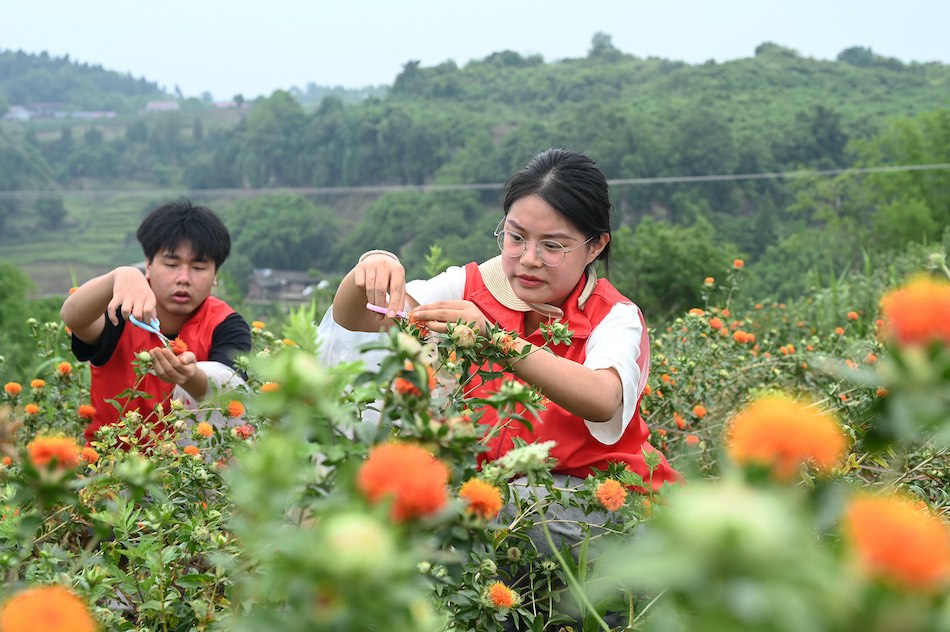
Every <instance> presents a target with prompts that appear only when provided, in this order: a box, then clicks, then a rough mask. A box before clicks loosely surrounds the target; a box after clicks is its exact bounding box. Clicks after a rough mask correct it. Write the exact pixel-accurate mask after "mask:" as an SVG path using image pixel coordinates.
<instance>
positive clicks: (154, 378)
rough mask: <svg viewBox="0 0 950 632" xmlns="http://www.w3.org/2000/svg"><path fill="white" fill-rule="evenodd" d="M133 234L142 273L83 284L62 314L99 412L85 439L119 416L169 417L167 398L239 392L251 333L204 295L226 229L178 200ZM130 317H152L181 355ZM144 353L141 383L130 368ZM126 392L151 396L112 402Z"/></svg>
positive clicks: (127, 271)
mask: <svg viewBox="0 0 950 632" xmlns="http://www.w3.org/2000/svg"><path fill="white" fill-rule="evenodd" d="M136 236H137V237H138V240H139V243H141V244H142V250H143V251H144V252H145V273H144V274H143V273H142V272H141V271H140V270H139V269H138V268H136V267H133V266H122V267H119V268H116V269H114V270H112V271H111V272H108V273H106V274H104V275H102V276H100V277H96V278H94V279H92V280H90V281H87V282H86V283H84V284H83V285H82V286H81V287H79V288H78V289H77V290H76V291H75V292H74V293H73V294H71V295H70V296H69V298H67V299H66V301H65V302H64V303H63V307H62V310H61V312H60V314H61V316H62V318H63V322H64V323H66V325H67V326H68V327H69V328H70V330H72V337H73V338H72V348H73V353H74V354H75V355H76V358H77V359H78V360H80V361H87V360H88V361H89V363H90V365H91V370H92V383H91V386H90V395H91V400H92V402H91V403H92V405H93V407H94V408H95V409H96V412H95V416H94V418H93V420H92V422H91V423H89V425H88V426H87V427H86V430H85V436H86V440H87V441H92V440H93V439H94V438H95V434H96V431H97V430H98V429H99V428H100V427H101V426H103V425H108V424H114V423H115V422H116V421H118V419H119V418H120V416H121V415H122V414H124V413H125V412H128V411H131V410H136V409H138V411H139V413H140V414H141V415H142V416H143V417H144V418H146V420H148V419H149V417H152V418H153V419H154V418H155V407H156V406H159V405H161V406H162V409H163V410H164V411H165V412H167V411H168V402H169V401H170V400H171V399H182V400H183V401H184V402H185V404H186V405H188V406H189V407H193V406H196V405H197V403H198V402H200V401H201V400H202V399H203V398H204V397H205V396H207V395H208V394H210V392H211V391H212V388H219V387H233V386H235V385H243V380H241V379H240V377H238V376H237V375H236V373H235V371H234V368H233V362H234V359H235V357H236V356H237V355H238V354H240V353H244V352H248V351H250V349H251V331H250V328H249V327H248V324H247V322H246V321H245V320H244V318H242V317H241V315H240V314H238V313H236V312H235V311H234V310H233V309H231V307H230V306H228V305H227V303H225V302H224V301H222V300H220V299H218V298H215V297H213V296H211V288H212V287H213V286H214V285H216V284H217V282H218V281H217V274H218V269H219V268H220V267H221V264H223V263H224V261H225V259H227V257H228V253H229V252H230V250H231V237H230V235H229V234H228V230H227V228H226V227H225V226H224V224H223V223H222V222H221V220H220V219H219V218H218V217H217V215H215V214H214V213H213V212H212V211H211V210H210V209H208V208H205V207H203V206H194V205H192V204H191V202H189V201H187V200H181V201H179V202H173V203H169V204H165V205H163V206H160V207H158V208H156V209H155V210H153V211H152V212H151V213H150V214H149V215H148V217H146V218H145V219H144V220H143V221H142V223H141V225H140V226H139V229H138V233H137V235H136ZM129 316H133V317H135V318H136V319H137V320H138V321H140V322H142V323H145V324H148V323H149V322H150V321H151V320H152V319H153V318H158V320H159V322H160V326H161V332H162V333H163V334H164V335H165V336H167V337H168V338H170V339H175V338H180V339H181V340H182V341H183V342H184V343H185V345H187V351H184V352H183V353H181V354H180V355H178V354H176V353H175V350H173V349H171V348H167V347H165V346H164V344H163V343H162V342H161V340H160V339H159V337H158V336H157V335H156V334H155V333H151V332H149V331H147V330H145V329H142V328H140V327H136V326H133V324H132V322H131V321H130V320H129ZM141 351H148V352H149V353H150V355H151V356H152V370H151V371H150V372H149V374H147V375H145V376H144V378H143V379H142V380H141V382H138V378H137V377H136V375H135V371H134V368H133V366H132V362H133V360H134V359H135V356H136V354H137V353H139V352H141ZM179 351H180V349H179ZM212 385H213V386H212ZM133 386H135V389H136V390H138V391H143V392H145V393H148V394H150V395H151V396H152V397H151V398H146V397H137V398H134V399H131V400H129V398H127V397H124V398H119V397H117V396H118V395H119V394H120V393H122V391H124V390H126V389H128V388H130V387H133ZM110 399H114V400H116V401H118V402H119V403H120V404H121V405H122V410H121V411H120V410H118V409H116V407H115V406H113V405H112V404H111V403H109V402H108V401H107V400H110Z"/></svg>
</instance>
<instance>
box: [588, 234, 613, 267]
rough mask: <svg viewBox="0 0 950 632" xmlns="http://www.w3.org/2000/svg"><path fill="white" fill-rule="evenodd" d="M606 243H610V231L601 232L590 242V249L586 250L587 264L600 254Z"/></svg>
mask: <svg viewBox="0 0 950 632" xmlns="http://www.w3.org/2000/svg"><path fill="white" fill-rule="evenodd" d="M608 243H610V233H601V234H600V237H598V238H597V239H595V240H594V241H592V242H590V250H588V251H587V265H590V264H592V263H593V262H594V261H595V260H596V259H597V257H599V256H600V253H602V252H603V251H604V248H606V247H607V244H608Z"/></svg>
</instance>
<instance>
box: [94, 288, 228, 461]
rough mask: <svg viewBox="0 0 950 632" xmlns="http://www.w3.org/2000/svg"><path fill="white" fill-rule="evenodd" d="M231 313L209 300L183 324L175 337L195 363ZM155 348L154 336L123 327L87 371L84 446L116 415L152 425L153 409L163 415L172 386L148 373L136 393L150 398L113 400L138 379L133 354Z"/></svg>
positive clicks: (207, 350)
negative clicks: (135, 414)
mask: <svg viewBox="0 0 950 632" xmlns="http://www.w3.org/2000/svg"><path fill="white" fill-rule="evenodd" d="M232 313H234V310H233V309H231V307H230V306H229V305H228V304H227V303H225V302H224V301H222V300H221V299H219V298H215V297H214V296H209V297H208V298H207V299H205V302H204V303H202V304H201V307H199V308H198V309H197V311H195V313H194V314H193V315H192V316H191V318H189V319H188V321H187V322H185V326H184V327H182V329H181V331H180V332H179V333H178V337H179V338H181V339H182V340H183V341H184V342H185V344H187V345H188V350H189V351H191V352H193V353H194V354H195V359H196V360H197V361H199V362H200V361H204V360H207V359H208V356H209V355H210V353H211V337H212V335H213V334H214V329H215V327H217V326H218V325H220V324H221V322H222V321H223V320H224V319H225V318H227V317H228V316H229V315H231V314H232ZM158 344H159V341H158V337H157V336H155V334H153V333H150V332H148V331H145V330H144V329H141V328H139V327H134V326H133V325H132V324H131V323H126V324H125V327H124V328H123V329H122V335H121V336H120V337H119V342H118V344H117V345H116V348H115V351H113V352H112V357H110V358H109V361H108V362H106V363H105V364H104V365H102V366H91V367H90V370H91V373H92V383H91V385H90V387H89V395H90V399H91V400H92V405H93V406H94V407H95V409H96V414H95V416H94V417H93V419H92V421H91V422H90V423H89V425H88V426H86V429H85V431H84V434H85V437H86V441H87V442H89V441H92V440H93V439H94V438H95V434H96V430H98V429H99V428H100V427H102V426H105V425H111V424H114V423H115V422H117V421H118V420H119V417H120V415H124V414H125V413H126V412H128V411H130V410H138V411H139V413H140V414H141V415H142V416H143V417H145V418H146V420H148V419H149V418H150V417H151V418H152V421H153V422H154V420H155V419H157V417H156V415H155V407H156V406H161V408H162V411H163V413H162V414H167V412H168V402H169V400H170V399H171V398H170V395H171V392H172V391H173V390H174V389H175V385H174V384H169V383H167V382H164V381H162V380H160V379H159V378H158V377H156V376H154V375H152V374H150V373H149V374H146V375H145V377H143V378H142V380H141V382H140V383H139V384H138V385H137V386H136V390H138V391H143V392H145V393H148V394H150V395H152V397H151V398H146V397H135V398H132V399H131V400H130V399H129V398H127V397H125V398H119V397H117V395H118V394H119V393H121V392H122V391H124V390H126V389H127V388H129V387H131V386H132V385H133V384H136V380H137V379H138V378H137V377H136V376H135V370H134V369H133V368H132V361H133V360H134V359H135V354H137V353H139V352H140V351H148V350H149V349H153V348H155V347H156V346H157V345H158ZM108 399H114V400H116V401H118V402H119V403H120V404H121V405H122V411H121V413H120V411H118V410H116V408H115V406H113V405H112V404H111V403H109V402H107V401H106V400H108ZM158 430H159V431H160V430H161V429H158Z"/></svg>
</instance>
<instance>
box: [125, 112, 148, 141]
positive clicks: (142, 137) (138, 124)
mask: <svg viewBox="0 0 950 632" xmlns="http://www.w3.org/2000/svg"><path fill="white" fill-rule="evenodd" d="M125 139H126V140H127V141H129V142H130V143H145V142H147V141H148V124H147V123H146V122H145V119H143V118H141V117H138V118H135V119H133V120H132V121H129V124H128V125H126V127H125Z"/></svg>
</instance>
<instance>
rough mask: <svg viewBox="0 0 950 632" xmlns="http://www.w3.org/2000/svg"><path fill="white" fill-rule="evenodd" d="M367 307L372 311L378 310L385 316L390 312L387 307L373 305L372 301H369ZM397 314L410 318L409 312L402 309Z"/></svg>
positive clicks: (378, 312) (400, 316) (377, 311)
mask: <svg viewBox="0 0 950 632" xmlns="http://www.w3.org/2000/svg"><path fill="white" fill-rule="evenodd" d="M366 309H368V310H369V311H371V312H376V313H377V314H382V315H383V316H385V315H386V314H387V313H389V310H388V309H386V308H385V307H379V306H378V305H373V304H372V303H367V304H366ZM396 316H398V317H399V318H409V314H407V313H406V312H402V311H399V312H396Z"/></svg>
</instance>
